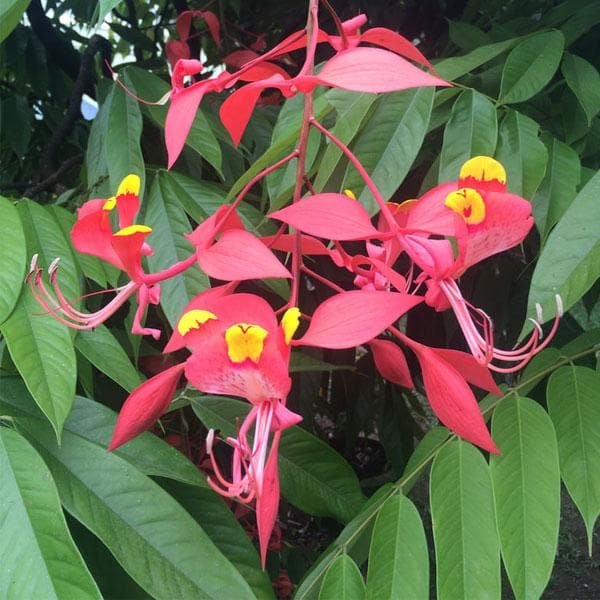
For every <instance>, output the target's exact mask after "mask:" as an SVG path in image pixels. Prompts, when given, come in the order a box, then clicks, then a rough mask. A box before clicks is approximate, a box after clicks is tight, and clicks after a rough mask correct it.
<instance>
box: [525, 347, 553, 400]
mask: <svg viewBox="0 0 600 600" xmlns="http://www.w3.org/2000/svg"><path fill="white" fill-rule="evenodd" d="M562 357H563V353H562V352H561V351H560V350H559V349H558V348H545V349H544V350H542V352H540V353H539V354H536V355H535V356H534V357H533V358H532V359H531V361H530V362H529V363H528V364H527V366H526V367H525V368H524V369H523V371H522V372H521V377H520V380H519V393H520V394H521V395H525V394H528V393H529V392H530V391H531V390H532V389H533V388H534V387H535V386H536V385H537V384H538V383H539V382H540V381H542V379H544V377H548V375H549V374H550V373H551V372H552V369H553V367H554V365H556V363H558V362H559V361H560V360H561V359H562Z"/></svg>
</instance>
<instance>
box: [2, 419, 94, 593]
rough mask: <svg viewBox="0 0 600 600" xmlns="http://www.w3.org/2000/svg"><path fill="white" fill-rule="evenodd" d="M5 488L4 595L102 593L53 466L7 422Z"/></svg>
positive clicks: (4, 452) (3, 489)
mask: <svg viewBox="0 0 600 600" xmlns="http://www.w3.org/2000/svg"><path fill="white" fill-rule="evenodd" d="M0 489H2V496H1V499H0V539H2V543H1V544H0V563H1V564H2V569H0V596H1V597H2V598H44V599H48V600H51V599H56V600H60V599H62V598H77V599H78V600H79V599H81V600H85V599H89V598H97V599H100V598H101V596H100V591H99V590H98V588H97V586H96V584H95V583H94V580H93V579H92V576H91V575H90V573H89V571H88V569H87V567H86V566H85V563H84V562H83V559H82V558H81V555H80V554H79V550H78V549H77V546H76V545H75V543H74V542H73V538H72V537H71V534H70V533H69V529H68V528H67V524H66V522H65V517H64V515H63V512H62V509H61V506H60V500H59V498H58V492H57V491H56V486H55V484H54V481H53V480H52V476H51V474H50V472H49V471H48V467H47V466H46V465H45V464H44V461H43V460H42V459H41V457H40V456H39V454H38V453H37V452H36V451H35V450H34V449H33V448H32V447H31V446H30V445H29V444H28V443H27V441H26V440H25V439H24V438H23V437H21V436H20V435H19V434H18V433H16V432H15V431H12V430H9V429H7V428H6V427H0Z"/></svg>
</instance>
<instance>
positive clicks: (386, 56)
mask: <svg viewBox="0 0 600 600" xmlns="http://www.w3.org/2000/svg"><path fill="white" fill-rule="evenodd" d="M319 79H320V80H321V81H322V82H323V83H324V84H325V85H329V86H331V87H338V88H342V89H344V90H351V91H355V92H371V93H377V92H395V91H399V90H406V89H408V88H415V87H421V86H435V85H437V86H449V85H450V84H449V83H447V82H446V81H444V80H442V79H439V78H438V77H434V76H433V75H430V74H429V73H426V72H425V71H421V69H418V68H417V67H415V66H414V65H412V64H411V63H409V62H408V61H407V60H405V59H404V58H402V57H401V56H398V55H397V54H394V53H393V52H388V51H387V50H381V49H379V48H352V49H350V50H344V51H343V52H340V53H339V54H337V55H336V56H334V57H333V58H331V59H329V60H328V61H327V62H326V63H325V65H324V66H323V68H322V69H321V71H320V72H319Z"/></svg>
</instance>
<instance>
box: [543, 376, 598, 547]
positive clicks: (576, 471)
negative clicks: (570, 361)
mask: <svg viewBox="0 0 600 600" xmlns="http://www.w3.org/2000/svg"><path fill="white" fill-rule="evenodd" d="M547 398H548V412H549V413H550V417H551V419H552V422H553V423H554V427H555V429H556V436H557V438H558V456H559V460H560V472H561V475H562V478H563V481H564V482H565V485H566V486H567V489H568V490H569V494H570V495H571V498H573V501H574V502H575V504H576V505H577V508H578V509H579V512H580V513H581V516H582V517H583V520H584V522H585V527H586V530H587V534H588V548H589V553H590V556H591V555H592V540H593V538H592V534H593V531H594V524H595V522H596V519H597V518H598V515H599V514H600V430H599V429H598V423H600V403H599V402H598V399H599V398H600V376H599V375H598V374H597V373H596V372H595V371H593V370H592V369H587V368H585V367H575V366H572V365H571V366H568V367H561V368H560V369H558V371H555V372H554V373H553V374H552V376H551V377H550V380H549V381H548V396H547Z"/></svg>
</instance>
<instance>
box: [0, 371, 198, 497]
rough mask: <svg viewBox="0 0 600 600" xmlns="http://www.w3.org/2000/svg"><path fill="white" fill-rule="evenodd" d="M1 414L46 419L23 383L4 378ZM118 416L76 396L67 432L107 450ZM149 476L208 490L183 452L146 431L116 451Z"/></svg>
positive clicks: (194, 466) (0, 402)
mask: <svg viewBox="0 0 600 600" xmlns="http://www.w3.org/2000/svg"><path fill="white" fill-rule="evenodd" d="M0 415H6V416H11V417H35V418H36V419H42V420H43V418H44V416H43V413H42V412H41V411H40V410H39V408H38V407H37V406H36V405H35V402H34V401H33V398H32V397H31V396H30V394H29V392H28V391H27V388H25V386H24V384H23V382H22V381H21V380H20V379H18V378H14V377H5V378H3V379H2V386H0ZM116 421H117V413H116V412H115V411H113V410H111V409H110V408H108V407H107V406H104V405H103V404H100V403H99V402H95V401H94V400H90V399H89V398H83V397H81V396H76V397H75V402H74V403H73V409H72V411H71V414H70V415H69V418H68V419H67V421H66V422H65V426H64V428H65V430H66V431H69V432H71V433H74V434H77V435H78V436H80V437H82V438H85V439H86V440H88V441H90V442H93V443H94V444H97V445H99V446H100V447H101V448H107V447H108V444H109V442H110V440H111V437H112V434H113V431H114V428H115V423H116ZM114 454H116V455H118V456H120V457H121V458H124V459H125V460H126V461H127V462H129V463H131V464H132V465H133V466H134V467H136V468H137V469H138V470H140V471H141V472H142V473H145V474H146V475H152V476H157V477H166V478H170V479H174V480H176V481H181V482H182V483H187V484H190V485H193V486H196V487H198V486H199V487H205V488H208V484H207V483H206V481H205V477H204V475H203V474H202V473H201V472H200V471H199V470H198V468H197V467H196V465H194V464H193V463H192V462H191V461H190V460H188V459H187V458H186V457H185V456H184V455H183V454H182V453H181V452H179V451H178V450H176V449H175V448H173V447H172V446H170V445H169V444H167V443H166V442H165V441H163V440H162V439H160V438H159V437H157V436H156V435H154V434H152V433H149V432H146V433H142V434H141V435H139V436H137V437H136V438H135V439H133V440H131V441H130V442H128V443H127V444H125V445H123V446H121V447H120V448H118V449H117V450H115V451H114Z"/></svg>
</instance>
